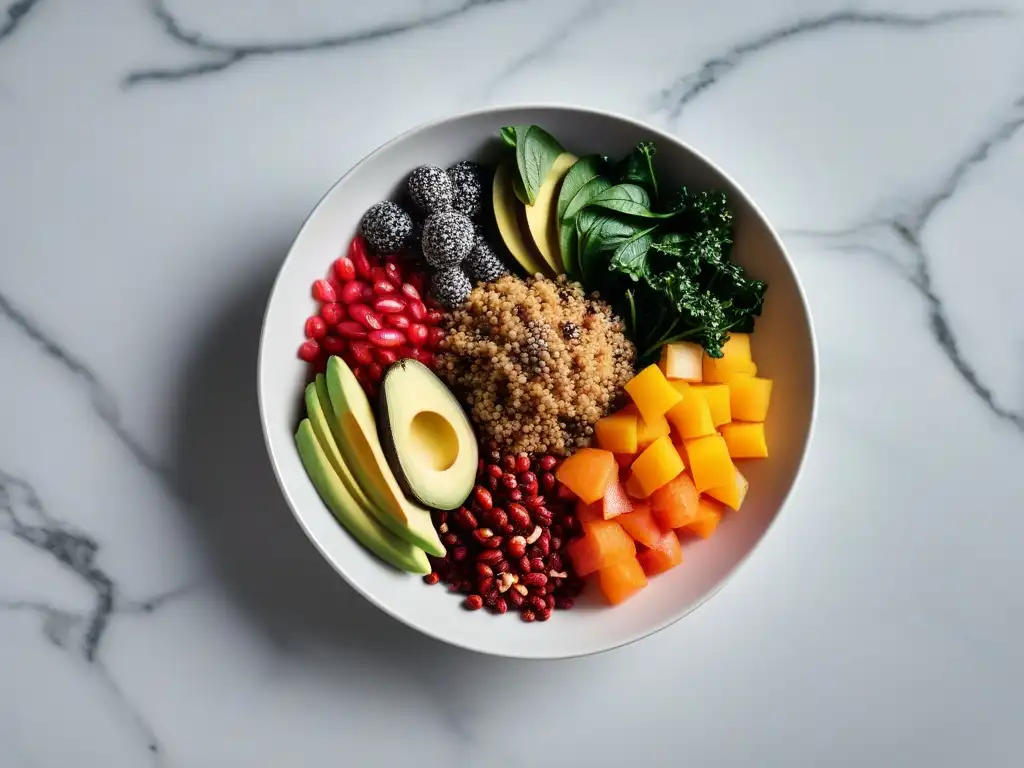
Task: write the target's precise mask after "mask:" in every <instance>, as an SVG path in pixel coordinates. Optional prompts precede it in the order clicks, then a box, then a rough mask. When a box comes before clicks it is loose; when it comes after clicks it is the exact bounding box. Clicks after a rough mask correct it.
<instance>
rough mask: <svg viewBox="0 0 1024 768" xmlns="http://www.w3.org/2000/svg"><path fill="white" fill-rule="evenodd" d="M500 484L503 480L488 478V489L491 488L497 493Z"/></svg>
mask: <svg viewBox="0 0 1024 768" xmlns="http://www.w3.org/2000/svg"><path fill="white" fill-rule="evenodd" d="M500 482H501V480H499V479H498V478H496V477H488V478H487V487H488V488H490V489H491V490H492V491H496V490H498V484H499V483H500Z"/></svg>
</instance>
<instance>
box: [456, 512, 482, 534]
mask: <svg viewBox="0 0 1024 768" xmlns="http://www.w3.org/2000/svg"><path fill="white" fill-rule="evenodd" d="M455 522H457V523H458V524H459V527H460V528H463V529H465V530H467V531H473V530H475V529H476V526H477V522H476V516H475V515H474V514H473V513H472V512H470V511H469V510H468V509H466V508H465V507H459V511H458V512H457V513H456V514H455Z"/></svg>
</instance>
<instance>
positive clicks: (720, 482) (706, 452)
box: [634, 435, 736, 493]
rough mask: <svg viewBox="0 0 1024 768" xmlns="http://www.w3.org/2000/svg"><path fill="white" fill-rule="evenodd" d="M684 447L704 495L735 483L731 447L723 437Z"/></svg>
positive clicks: (711, 438) (690, 442) (713, 436)
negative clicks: (710, 490)
mask: <svg viewBox="0 0 1024 768" xmlns="http://www.w3.org/2000/svg"><path fill="white" fill-rule="evenodd" d="M683 446H684V447H685V450H686V460H687V463H688V464H689V466H690V474H691V475H692V476H693V483H694V485H696V486H697V490H698V491H700V492H701V493H703V492H704V491H706V490H708V489H709V488H717V487H718V486H727V485H729V484H730V483H733V482H735V479H736V466H735V465H734V464H733V463H732V459H731V458H730V456H729V446H727V445H726V444H725V440H723V439H722V436H721V435H708V436H707V437H698V438H696V439H694V440H684V441H683ZM634 466H636V463H635V462H634Z"/></svg>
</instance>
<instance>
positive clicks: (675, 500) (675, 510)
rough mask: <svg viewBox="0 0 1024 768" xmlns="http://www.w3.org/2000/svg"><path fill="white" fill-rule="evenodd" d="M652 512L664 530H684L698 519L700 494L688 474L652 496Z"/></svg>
mask: <svg viewBox="0 0 1024 768" xmlns="http://www.w3.org/2000/svg"><path fill="white" fill-rule="evenodd" d="M651 511H652V512H653V513H654V517H655V518H656V519H657V521H658V523H659V524H660V525H661V527H662V528H664V529H665V530H668V529H670V528H682V527H683V526H684V525H688V524H689V523H691V522H693V521H694V520H696V519H697V515H698V514H699V512H700V506H699V494H698V493H697V487H696V486H695V485H694V484H693V480H692V478H691V477H690V475H689V474H687V473H686V472H681V473H680V474H679V475H678V476H676V477H675V478H674V479H672V480H671V481H669V482H668V483H666V484H665V485H663V486H662V487H661V488H659V489H658V490H656V491H655V492H654V493H652V494H651Z"/></svg>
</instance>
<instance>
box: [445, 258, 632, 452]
mask: <svg viewBox="0 0 1024 768" xmlns="http://www.w3.org/2000/svg"><path fill="white" fill-rule="evenodd" d="M635 360H636V348H635V347H634V346H633V343H632V342H631V341H629V340H628V339H627V338H626V336H625V334H624V333H623V323H622V320H621V319H620V318H618V317H617V316H616V315H615V314H613V312H612V309H611V307H610V306H609V305H608V304H607V303H605V302H603V301H601V300H600V299H598V298H597V297H596V295H595V296H589V297H588V296H584V294H583V289H582V288H581V287H580V285H579V284H578V283H572V282H569V281H568V280H567V279H566V278H565V277H564V276H563V277H560V278H558V280H557V281H556V280H547V279H544V278H541V279H533V278H531V279H528V280H522V279H520V278H518V277H514V276H512V275H506V276H505V277H502V278H501V279H500V280H498V281H497V282H495V283H486V284H482V285H479V286H478V287H476V288H475V289H473V291H472V292H471V293H470V294H469V297H468V298H467V299H466V303H465V304H464V305H463V306H462V307H461V308H459V309H457V310H456V311H454V312H453V313H452V314H451V316H450V319H449V327H448V334H447V336H446V338H445V340H444V342H443V343H442V345H441V347H440V349H439V351H438V366H437V371H438V374H439V375H440V376H441V377H442V378H444V379H446V380H447V382H448V384H449V386H451V387H452V389H453V390H455V392H456V393H457V394H458V395H460V396H461V397H462V399H463V402H465V403H466V405H467V406H468V407H469V409H470V413H471V416H472V418H473V421H474V422H475V423H476V425H477V427H478V429H479V431H480V432H481V433H482V434H481V435H480V437H481V438H482V439H488V438H490V439H493V440H495V441H496V442H497V443H498V444H499V445H500V446H502V448H503V449H504V450H507V451H509V452H513V453H518V452H526V453H550V454H555V455H560V456H566V455H568V454H570V453H572V452H573V451H574V450H576V449H578V448H582V447H585V446H586V445H589V443H590V439H591V437H592V435H593V433H594V423H595V422H596V421H597V420H598V419H600V418H601V417H602V416H604V415H606V414H607V413H608V411H609V410H611V408H612V407H613V406H614V405H615V402H616V399H617V398H618V397H619V394H620V391H621V389H622V387H623V385H625V383H626V382H627V381H629V379H630V377H632V375H633V372H634V371H633V368H634V364H635Z"/></svg>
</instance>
